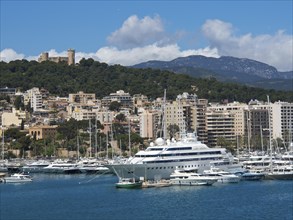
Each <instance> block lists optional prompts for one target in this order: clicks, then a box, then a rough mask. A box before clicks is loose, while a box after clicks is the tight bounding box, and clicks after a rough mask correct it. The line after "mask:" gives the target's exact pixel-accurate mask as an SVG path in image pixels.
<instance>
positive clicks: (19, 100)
mask: <svg viewBox="0 0 293 220" xmlns="http://www.w3.org/2000/svg"><path fill="white" fill-rule="evenodd" d="M14 106H15V109H17V110H19V109H22V110H24V104H23V101H22V97H21V96H19V95H18V96H16V97H15V101H14Z"/></svg>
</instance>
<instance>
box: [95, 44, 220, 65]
mask: <svg viewBox="0 0 293 220" xmlns="http://www.w3.org/2000/svg"><path fill="white" fill-rule="evenodd" d="M190 55H204V56H208V57H210V56H212V57H217V56H218V55H217V50H216V49H210V48H208V47H207V48H204V49H199V50H183V51H181V50H180V47H179V46H178V45H177V44H170V45H166V46H158V45H157V44H152V45H147V46H145V47H136V48H132V49H127V50H118V49H117V48H116V47H103V48H101V49H99V50H98V51H97V52H96V57H98V58H99V60H100V61H102V62H106V63H109V64H121V65H126V66H130V65H134V64H138V63H141V62H146V61H149V60H161V61H169V60H172V59H175V58H177V57H184V56H190Z"/></svg>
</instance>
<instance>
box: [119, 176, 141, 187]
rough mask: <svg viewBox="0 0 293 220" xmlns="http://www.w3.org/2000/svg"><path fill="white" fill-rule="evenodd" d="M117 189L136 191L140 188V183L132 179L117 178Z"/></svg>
mask: <svg viewBox="0 0 293 220" xmlns="http://www.w3.org/2000/svg"><path fill="white" fill-rule="evenodd" d="M116 187H117V188H125V189H137V188H141V187H142V181H136V180H135V179H134V178H119V182H118V183H116Z"/></svg>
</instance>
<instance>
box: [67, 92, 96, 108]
mask: <svg viewBox="0 0 293 220" xmlns="http://www.w3.org/2000/svg"><path fill="white" fill-rule="evenodd" d="M95 100H96V94H95V93H84V92H83V91H79V92H78V93H70V94H69V98H68V102H69V103H78V104H83V105H85V104H91V105H92V104H93V103H94V102H95Z"/></svg>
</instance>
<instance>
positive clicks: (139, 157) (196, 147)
mask: <svg viewBox="0 0 293 220" xmlns="http://www.w3.org/2000/svg"><path fill="white" fill-rule="evenodd" d="M234 162H235V161H234V157H233V156H232V155H231V154H230V153H227V152H226V149H225V148H209V147H208V146H207V145H205V144H203V143H201V142H200V141H198V140H197V137H196V135H195V133H187V134H185V135H183V136H182V137H181V139H180V140H179V141H175V140H174V139H172V140H171V141H170V140H167V141H166V142H165V141H164V140H163V139H162V138H158V139H157V140H156V141H155V143H150V146H149V147H148V148H147V149H146V150H141V151H139V152H138V153H136V154H135V156H134V157H131V158H129V159H128V160H126V161H119V160H118V161H116V162H113V163H112V164H108V165H105V166H107V167H109V168H110V169H111V170H112V171H114V172H115V173H116V175H117V176H119V177H122V178H132V177H135V178H136V179H139V178H140V177H144V178H145V179H147V180H158V179H169V178H170V175H171V173H173V171H174V170H175V169H176V167H178V168H179V169H185V170H188V169H196V170H197V171H198V173H202V172H203V170H206V169H210V167H211V166H214V167H219V168H221V169H223V170H226V171H231V170H230V169H233V172H242V171H243V169H242V166H241V165H240V164H235V163H234Z"/></svg>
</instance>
